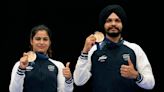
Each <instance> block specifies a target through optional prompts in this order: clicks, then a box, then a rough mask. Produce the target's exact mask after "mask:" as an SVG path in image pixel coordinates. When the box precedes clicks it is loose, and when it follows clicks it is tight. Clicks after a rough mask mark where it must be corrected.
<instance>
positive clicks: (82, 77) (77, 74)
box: [73, 45, 96, 86]
mask: <svg viewBox="0 0 164 92" xmlns="http://www.w3.org/2000/svg"><path fill="white" fill-rule="evenodd" d="M95 50H96V45H94V46H93V47H92V48H91V50H90V51H89V52H88V53H81V55H80V56H79V57H78V60H77V63H76V66H75V70H74V73H73V76H74V83H75V84H76V85H78V86H82V85H84V84H85V83H86V82H87V81H88V80H89V79H90V77H91V76H92V74H91V56H92V54H93V52H94V51H95Z"/></svg>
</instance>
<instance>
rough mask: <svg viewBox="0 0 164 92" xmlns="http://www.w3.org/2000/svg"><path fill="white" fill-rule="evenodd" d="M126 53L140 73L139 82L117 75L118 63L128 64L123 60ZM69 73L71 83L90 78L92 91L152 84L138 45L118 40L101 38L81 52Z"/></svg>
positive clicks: (122, 91) (126, 90)
mask: <svg viewBox="0 0 164 92" xmlns="http://www.w3.org/2000/svg"><path fill="white" fill-rule="evenodd" d="M128 56H129V57H130V59H131V61H132V63H133V65H134V66H135V69H136V70H137V71H138V72H139V73H140V74H141V75H142V80H141V81H135V80H134V79H127V78H124V77H122V76H121V75H120V67H121V65H122V64H128V62H127V59H126V58H127V57H128ZM73 75H74V82H75V84H76V85H78V86H81V85H84V84H85V83H86V82H87V81H88V80H91V82H92V83H91V84H92V86H91V87H92V91H93V92H136V91H137V90H138V89H142V88H143V89H152V88H153V87H154V85H155V79H154V76H153V73H152V68H151V65H150V63H149V61H148V58H147V56H146V54H145V53H144V51H143V50H142V49H141V47H140V46H139V45H137V44H135V43H130V42H128V41H125V40H121V41H120V42H119V43H112V42H110V41H109V40H104V41H103V42H102V43H99V44H97V45H94V46H93V47H92V48H91V50H90V51H89V53H88V54H86V53H85V54H84V53H82V54H81V56H79V58H78V61H77V64H76V67H75V71H74V74H73Z"/></svg>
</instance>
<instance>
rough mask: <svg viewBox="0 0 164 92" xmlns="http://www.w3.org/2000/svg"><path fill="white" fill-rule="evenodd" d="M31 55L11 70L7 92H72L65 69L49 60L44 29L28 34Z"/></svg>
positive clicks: (37, 27)
mask: <svg viewBox="0 0 164 92" xmlns="http://www.w3.org/2000/svg"><path fill="white" fill-rule="evenodd" d="M30 44H31V51H28V52H25V53H23V56H22V57H21V58H20V60H19V61H18V62H16V64H15V65H14V67H13V70H12V74H11V81H10V85H9V90H10V92H72V91H73V80H72V74H71V71H70V68H69V62H68V63H67V64H66V67H65V66H64V64H63V63H61V62H59V61H56V60H53V59H51V58H50V57H51V56H52V50H51V32H50V30H49V28H48V27H46V26H45V25H38V26H35V27H34V28H33V29H32V30H31V34H30Z"/></svg>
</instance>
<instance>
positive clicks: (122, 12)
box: [99, 5, 127, 30]
mask: <svg viewBox="0 0 164 92" xmlns="http://www.w3.org/2000/svg"><path fill="white" fill-rule="evenodd" d="M112 12H114V13H116V14H117V16H118V17H119V18H120V19H121V22H122V24H123V29H124V28H125V27H126V26H127V16H126V13H125V10H124V9H123V8H122V7H121V6H120V5H108V6H107V7H105V8H104V9H102V11H101V12H100V15H99V25H100V28H101V29H102V30H104V23H105V21H106V19H107V18H108V16H109V15H110V14H111V13H112Z"/></svg>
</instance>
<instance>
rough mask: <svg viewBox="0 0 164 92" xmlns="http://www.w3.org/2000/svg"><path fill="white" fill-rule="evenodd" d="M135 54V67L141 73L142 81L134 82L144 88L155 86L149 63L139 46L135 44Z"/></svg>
mask: <svg viewBox="0 0 164 92" xmlns="http://www.w3.org/2000/svg"><path fill="white" fill-rule="evenodd" d="M135 53H136V56H137V62H136V67H137V70H138V72H139V73H140V74H141V75H142V81H140V82H136V83H137V85H138V86H140V87H141V88H144V89H153V88H154V86H155V79H154V75H153V72H152V67H151V64H150V62H149V60H148V58H147V56H146V54H145V52H144V51H143V50H142V48H141V47H140V46H138V45H137V49H136V50H135Z"/></svg>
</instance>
